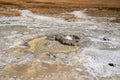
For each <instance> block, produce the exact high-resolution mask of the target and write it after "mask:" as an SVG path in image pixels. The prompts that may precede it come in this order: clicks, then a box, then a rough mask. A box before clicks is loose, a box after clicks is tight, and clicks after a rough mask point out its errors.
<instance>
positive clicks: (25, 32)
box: [0, 10, 120, 80]
mask: <svg viewBox="0 0 120 80" xmlns="http://www.w3.org/2000/svg"><path fill="white" fill-rule="evenodd" d="M20 12H21V15H22V16H20V17H5V16H1V17H0V66H1V70H2V69H3V68H4V67H5V66H7V65H9V64H14V62H15V61H16V57H15V56H11V57H10V55H8V54H9V53H8V52H7V56H6V55H5V53H6V51H10V50H13V49H14V48H17V47H18V46H16V44H19V42H20V41H21V40H23V41H24V42H27V40H28V39H33V38H34V37H36V36H39V35H52V34H58V33H72V34H73V33H74V34H82V35H83V36H84V37H85V38H86V39H88V40H89V42H88V43H89V45H88V46H85V47H83V48H81V49H80V50H78V51H77V52H76V53H78V54H79V55H85V56H88V57H89V58H87V59H88V62H87V63H85V64H84V67H85V68H86V70H85V74H84V75H82V77H83V76H86V75H87V76H88V75H89V76H90V78H91V77H94V78H91V80H93V79H95V80H119V79H120V78H119V75H120V23H112V22H110V20H111V19H112V18H114V17H93V16H88V15H87V14H86V13H85V10H81V11H74V12H71V13H69V14H73V15H75V16H76V19H75V21H71V22H68V21H65V20H64V19H62V18H54V17H47V16H42V15H37V14H33V13H32V12H30V11H28V10H20ZM67 14H68V13H67ZM19 39H21V40H19ZM1 56H3V57H1ZM77 57H78V56H77ZM28 58H29V56H28ZM30 58H31V57H30ZM9 60H10V61H9ZM75 60H76V61H77V60H79V58H77V59H75ZM28 62H29V59H28ZM73 62H74V61H73ZM70 63H71V64H72V61H70ZM3 64H4V65H3ZM109 64H111V65H112V66H111V65H109ZM77 67H78V66H77ZM3 71H4V70H3ZM7 73H9V71H8V72H7ZM7 73H6V74H7ZM66 74H67V73H66ZM75 74H76V73H75ZM12 76H14V75H12ZM69 76H73V75H69ZM69 76H68V77H69ZM78 76H81V74H76V78H75V80H81V79H82V77H78ZM112 76H113V77H112ZM90 78H89V77H88V78H86V77H85V78H83V80H86V79H89V80H90ZM117 78H118V79H117ZM46 79H47V78H46ZM64 79H68V78H64Z"/></svg>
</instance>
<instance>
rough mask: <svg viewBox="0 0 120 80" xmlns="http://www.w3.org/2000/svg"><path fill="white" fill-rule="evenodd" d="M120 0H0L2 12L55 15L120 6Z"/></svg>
mask: <svg viewBox="0 0 120 80" xmlns="http://www.w3.org/2000/svg"><path fill="white" fill-rule="evenodd" d="M119 4H120V0H105V1H104V0H0V7H1V8H3V9H4V12H1V11H0V14H2V15H3V14H5V15H11V16H14V15H15V16H16V15H18V13H17V12H11V11H6V10H7V9H15V8H21V9H29V10H31V11H32V12H35V13H38V14H44V15H54V14H59V13H63V12H67V11H72V10H78V9H80V8H90V7H98V8H120V5H119Z"/></svg>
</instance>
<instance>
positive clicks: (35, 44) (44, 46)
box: [28, 37, 79, 53]
mask: <svg viewBox="0 0 120 80" xmlns="http://www.w3.org/2000/svg"><path fill="white" fill-rule="evenodd" d="M28 44H29V47H30V48H29V49H28V50H29V51H32V52H35V53H43V52H65V53H67V52H72V51H76V50H78V49H79V46H67V45H62V44H60V43H59V42H56V41H49V40H47V37H42V38H37V39H33V40H31V41H30V42H28Z"/></svg>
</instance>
